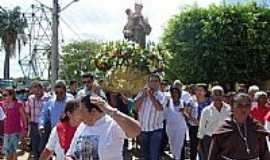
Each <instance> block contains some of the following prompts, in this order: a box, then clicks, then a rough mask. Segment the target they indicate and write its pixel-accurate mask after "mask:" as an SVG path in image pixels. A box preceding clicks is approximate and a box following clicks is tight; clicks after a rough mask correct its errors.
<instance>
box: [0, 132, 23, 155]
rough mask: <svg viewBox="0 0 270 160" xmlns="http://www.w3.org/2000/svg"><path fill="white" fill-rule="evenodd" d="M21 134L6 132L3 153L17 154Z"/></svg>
mask: <svg viewBox="0 0 270 160" xmlns="http://www.w3.org/2000/svg"><path fill="white" fill-rule="evenodd" d="M19 140H20V134H19V133H12V134H4V144H3V154H4V155H5V156H8V155H11V154H15V153H16V150H17V148H18V145H19Z"/></svg>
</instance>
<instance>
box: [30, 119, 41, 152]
mask: <svg viewBox="0 0 270 160" xmlns="http://www.w3.org/2000/svg"><path fill="white" fill-rule="evenodd" d="M40 142H41V137H40V134H39V130H38V124H37V123H35V122H30V144H31V154H32V155H34V156H36V157H39V154H40V150H39V147H38V146H40Z"/></svg>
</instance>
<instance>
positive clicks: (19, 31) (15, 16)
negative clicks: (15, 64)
mask: <svg viewBox="0 0 270 160" xmlns="http://www.w3.org/2000/svg"><path fill="white" fill-rule="evenodd" d="M26 27H27V21H26V19H25V17H23V16H22V13H21V9H20V7H15V8H14V9H12V10H8V9H5V8H2V7H1V6H0V38H1V43H2V45H3V48H4V50H5V61H4V78H5V79H9V74H10V73H9V59H10V58H11V57H14V56H15V48H16V44H18V50H19V53H20V50H21V43H22V42H23V44H25V43H26V36H25V34H24V30H25V28H26Z"/></svg>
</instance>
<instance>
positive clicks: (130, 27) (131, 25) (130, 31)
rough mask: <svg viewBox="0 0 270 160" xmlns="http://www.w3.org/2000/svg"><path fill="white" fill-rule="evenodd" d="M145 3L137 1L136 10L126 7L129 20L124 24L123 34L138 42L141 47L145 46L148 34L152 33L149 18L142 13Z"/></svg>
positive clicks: (128, 38) (126, 37)
mask: <svg viewBox="0 0 270 160" xmlns="http://www.w3.org/2000/svg"><path fill="white" fill-rule="evenodd" d="M142 9H143V5H142V4H141V3H135V12H133V11H132V10H131V9H129V8H128V9H126V14H127V19H128V22H127V23H126V25H125V26H124V29H123V34H124V37H125V39H127V40H129V41H133V42H136V43H138V44H139V45H140V46H141V47H143V48H144V47H145V43H146V35H149V34H150V33H151V29H152V28H151V26H150V25H149V23H148V19H147V18H144V17H143V15H142Z"/></svg>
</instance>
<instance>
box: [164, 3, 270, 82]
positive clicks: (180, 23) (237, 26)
mask: <svg viewBox="0 0 270 160" xmlns="http://www.w3.org/2000/svg"><path fill="white" fill-rule="evenodd" d="M162 42H163V44H164V45H165V46H166V48H167V49H168V50H169V51H171V52H172V53H173V54H172V55H173V58H172V59H171V60H170V63H169V66H168V68H169V69H168V70H167V71H166V73H167V76H168V77H169V78H170V79H180V80H182V81H184V82H186V83H194V82H209V83H211V82H215V81H219V82H220V83H234V82H246V83H252V82H258V81H262V80H265V79H268V78H270V74H269V73H270V10H269V9H268V8H264V7H259V6H257V5H256V4H247V5H225V6H224V5H222V6H210V7H209V8H198V7H191V8H187V9H186V10H184V11H182V12H181V13H179V14H177V15H175V16H174V17H172V18H171V19H170V20H169V22H168V24H167V26H166V29H165V32H164V35H163V38H162Z"/></svg>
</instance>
